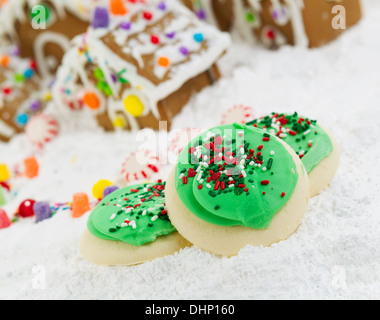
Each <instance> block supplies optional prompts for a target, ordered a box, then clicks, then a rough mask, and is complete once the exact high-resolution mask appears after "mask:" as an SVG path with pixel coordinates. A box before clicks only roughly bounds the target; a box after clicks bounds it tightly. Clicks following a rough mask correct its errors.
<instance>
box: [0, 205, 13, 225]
mask: <svg viewBox="0 0 380 320" xmlns="http://www.w3.org/2000/svg"><path fill="white" fill-rule="evenodd" d="M10 225H11V220H10V219H9V217H8V215H7V213H6V212H5V211H4V210H3V209H0V229H5V228H9V227H10Z"/></svg>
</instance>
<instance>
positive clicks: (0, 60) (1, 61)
mask: <svg viewBox="0 0 380 320" xmlns="http://www.w3.org/2000/svg"><path fill="white" fill-rule="evenodd" d="M9 61H10V59H9V56H8V55H3V56H1V57H0V66H2V67H4V68H6V67H7V66H8V65H9Z"/></svg>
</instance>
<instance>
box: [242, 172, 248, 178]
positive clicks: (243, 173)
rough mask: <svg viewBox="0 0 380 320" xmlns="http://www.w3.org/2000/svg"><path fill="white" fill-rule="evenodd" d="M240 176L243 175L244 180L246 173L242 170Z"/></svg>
mask: <svg viewBox="0 0 380 320" xmlns="http://www.w3.org/2000/svg"><path fill="white" fill-rule="evenodd" d="M241 174H242V175H243V177H244V178H246V177H247V173H246V172H245V171H244V170H242V172H241Z"/></svg>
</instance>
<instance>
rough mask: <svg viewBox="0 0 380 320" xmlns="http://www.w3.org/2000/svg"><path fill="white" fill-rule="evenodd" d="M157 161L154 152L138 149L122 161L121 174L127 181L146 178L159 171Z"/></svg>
mask: <svg viewBox="0 0 380 320" xmlns="http://www.w3.org/2000/svg"><path fill="white" fill-rule="evenodd" d="M157 163H158V157H157V155H156V153H155V152H153V151H150V150H143V149H140V150H138V151H137V152H135V153H133V154H131V156H129V157H128V158H127V159H126V160H125V161H124V163H123V165H122V170H121V174H122V176H123V177H124V179H125V181H126V182H127V183H131V182H136V181H141V180H148V179H150V178H151V177H152V176H153V174H155V173H158V172H159V168H158V166H157Z"/></svg>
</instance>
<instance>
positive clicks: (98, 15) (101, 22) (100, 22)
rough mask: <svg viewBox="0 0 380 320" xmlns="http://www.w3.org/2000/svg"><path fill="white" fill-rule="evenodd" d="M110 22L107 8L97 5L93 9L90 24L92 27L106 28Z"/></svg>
mask: <svg viewBox="0 0 380 320" xmlns="http://www.w3.org/2000/svg"><path fill="white" fill-rule="evenodd" d="M109 23H110V18H109V14H108V9H107V8H102V7H97V8H95V11H94V18H93V20H92V22H91V25H92V27H93V28H94V29H98V28H107V27H108V25H109Z"/></svg>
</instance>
